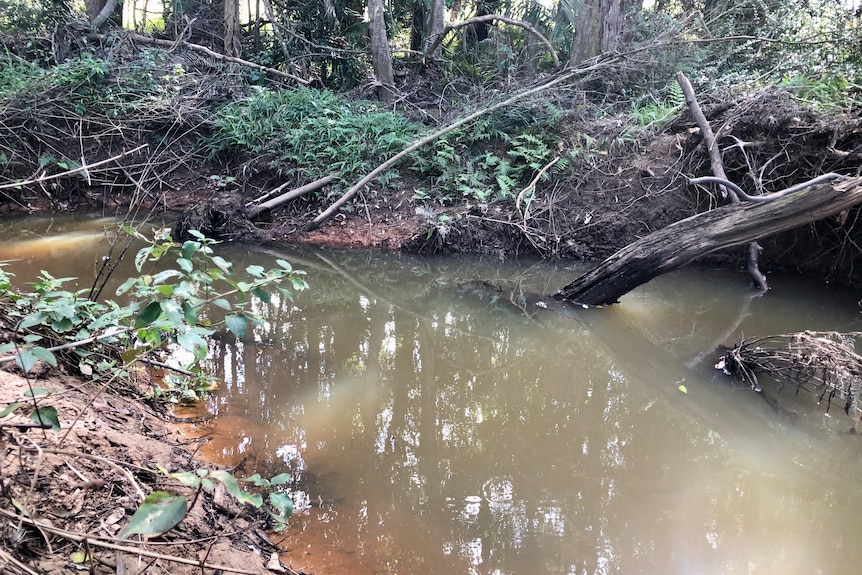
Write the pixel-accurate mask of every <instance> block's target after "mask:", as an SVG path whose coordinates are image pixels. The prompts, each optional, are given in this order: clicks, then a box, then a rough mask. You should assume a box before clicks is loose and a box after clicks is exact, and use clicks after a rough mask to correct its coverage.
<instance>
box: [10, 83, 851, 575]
mask: <svg viewBox="0 0 862 575" xmlns="http://www.w3.org/2000/svg"><path fill="white" fill-rule="evenodd" d="M707 115H708V117H709V118H710V121H712V122H714V124H715V126H716V131H717V132H719V133H721V134H722V137H723V138H725V139H724V140H723V142H724V144H725V145H726V146H727V147H726V149H725V162H726V169H727V170H728V174H729V176H730V177H731V179H734V180H735V181H747V180H750V179H752V173H751V170H752V166H757V165H760V166H762V167H763V168H764V171H761V172H760V173H761V176H762V175H764V174H769V178H768V179H769V182H770V184H771V187H772V188H777V189H782V188H783V187H789V186H790V185H793V184H795V183H798V182H799V181H802V180H805V179H808V178H809V177H811V176H813V175H817V174H818V173H823V172H828V171H840V172H841V173H844V174H847V175H858V173H859V170H860V169H862V153H860V151H859V150H862V121H860V119H859V116H858V115H852V114H851V115H845V116H840V117H838V116H836V117H821V116H817V115H815V114H813V113H812V112H810V111H808V110H807V109H806V108H805V107H804V106H802V105H800V104H799V103H798V102H795V101H794V100H793V98H791V97H789V96H787V95H786V94H780V93H777V92H774V91H762V92H758V93H756V94H751V95H748V96H746V97H743V98H740V99H739V101H737V102H734V103H733V104H732V105H724V104H723V105H716V106H714V109H713V110H711V111H709V112H708V114H707ZM624 129H625V126H623V125H621V124H620V123H619V122H618V121H616V120H613V119H605V120H602V121H591V122H585V123H584V122H582V123H575V124H573V125H572V126H571V132H572V134H575V133H588V134H591V135H592V136H593V137H595V138H597V139H600V138H601V137H602V134H605V135H607V136H608V137H610V136H613V134H619V133H621V132H622V131H623V130H624ZM734 141H737V142H741V143H740V144H739V145H734ZM743 144H744V145H743ZM702 148H703V146H702V140H701V138H700V137H699V135H698V133H697V132H696V130H693V129H692V122H691V121H690V120H689V119H687V118H686V116H685V115H684V114H682V115H680V117H679V118H677V119H676V120H674V121H673V122H671V123H669V124H668V125H667V126H666V127H665V129H663V130H661V131H660V132H659V133H656V134H654V135H653V137H652V138H651V139H650V140H649V141H647V142H645V143H643V145H640V146H637V147H632V148H628V149H624V150H617V151H613V150H609V151H607V152H606V153H604V154H598V155H596V157H595V158H594V163H593V165H592V167H591V169H590V170H589V171H581V172H573V173H572V174H571V175H570V176H568V177H567V178H566V179H558V180H556V181H553V182H551V183H548V184H547V185H542V186H539V187H538V188H537V192H536V196H535V200H534V201H533V203H532V204H531V205H530V207H529V209H527V208H526V207H525V206H524V205H523V204H517V203H515V202H509V203H490V204H478V203H475V202H458V203H454V204H447V205H439V204H425V203H421V202H418V201H416V200H415V198H414V192H413V188H412V186H411V185H410V183H409V182H405V183H402V185H401V187H400V188H399V189H393V190H381V189H375V188H374V187H371V188H369V189H367V190H365V191H364V192H363V193H362V194H361V195H360V196H359V198H358V200H356V201H355V202H354V203H353V204H352V205H351V208H350V209H349V210H345V211H343V212H342V213H340V214H338V215H337V216H336V217H334V218H333V219H331V220H330V221H328V222H326V223H325V224H324V225H322V226H321V227H320V228H318V229H316V230H314V231H310V232H306V231H302V229H303V226H305V225H306V224H307V223H308V222H309V221H310V220H311V219H312V218H313V217H314V216H315V215H316V214H317V213H319V212H320V211H321V210H322V209H323V208H325V207H326V204H325V200H322V199H314V200H310V199H309V200H307V199H303V200H300V201H297V202H295V203H294V204H292V205H290V206H288V207H286V208H283V209H279V210H276V211H274V212H271V213H269V214H266V216H265V217H259V218H256V219H254V220H253V221H252V220H250V219H249V218H247V217H246V216H245V215H244V210H243V208H242V206H243V205H244V204H245V203H246V202H248V201H250V200H251V199H252V198H253V197H255V196H256V195H259V192H260V190H249V191H247V192H245V193H243V191H241V190H232V191H231V190H224V189H220V188H219V189H216V188H215V187H214V186H213V183H212V181H211V180H209V179H207V177H206V173H207V171H206V169H205V168H201V169H200V171H198V172H195V171H193V170H190V171H188V172H186V173H182V174H179V172H175V173H173V174H172V178H173V179H172V180H171V181H170V182H168V184H169V185H166V186H164V187H163V188H162V189H161V190H160V191H159V192H158V194H157V195H154V196H151V197H148V198H147V202H148V204H149V206H148V207H151V208H153V209H156V210H168V209H169V210H170V211H171V212H176V211H182V210H192V209H196V208H198V207H199V206H201V205H203V204H206V205H207V206H208V207H207V212H208V213H212V212H213V210H214V209H216V208H218V207H219V206H222V207H223V208H224V210H223V212H222V213H229V214H232V216H233V217H235V218H237V219H235V220H232V221H231V223H230V224H229V228H230V229H228V230H227V231H228V232H229V233H228V234H227V235H226V236H223V238H224V237H226V238H228V239H236V240H242V241H253V242H257V243H269V242H275V243H291V244H298V243H311V244H320V245H329V246H340V247H354V248H373V249H387V250H404V251H410V252H416V253H438V254H439V253H452V252H471V253H486V254H487V253H491V254H496V255H498V256H499V257H501V258H508V257H517V256H519V255H527V254H529V255H535V254H540V255H542V256H545V257H551V258H553V257H565V258H577V259H581V260H593V261H595V260H598V259H602V258H604V257H607V256H608V255H610V254H612V253H613V252H615V251H616V250H617V249H619V248H621V247H622V246H625V245H626V244H628V243H630V242H632V241H634V240H636V239H638V238H640V237H642V236H644V235H646V234H648V233H650V232H653V231H656V230H658V229H661V228H663V227H665V226H667V225H668V224H670V223H672V222H674V221H677V220H680V219H683V218H685V217H688V216H690V215H693V214H694V213H696V212H697V211H700V210H703V209H705V208H708V207H709V206H711V205H713V204H714V203H715V201H716V200H715V198H714V196H712V195H710V194H708V193H706V192H704V191H703V190H700V191H698V190H695V189H691V188H690V187H689V186H687V185H686V179H687V178H688V177H690V176H691V177H693V176H696V175H703V173H704V172H705V170H708V167H707V166H708V160H707V159H706V155H705V153H704V150H703V149H702ZM769 158H779V160H777V161H776V160H770V159H769ZM767 166H768V167H769V169H768V170H767ZM755 175H756V174H755ZM761 179H763V178H761ZM106 197H107V194H102V193H100V192H98V191H97V190H96V191H94V190H90V191H84V192H82V193H81V195H80V197H78V198H71V199H70V200H67V201H63V202H61V203H58V201H57V198H56V197H52V196H49V195H48V194H46V193H41V192H40V191H39V190H36V189H35V188H34V191H32V192H29V191H28V192H25V193H24V195H22V196H21V198H20V201H18V202H15V203H12V202H0V216H2V215H3V214H20V213H22V212H29V213H46V212H52V211H58V210H79V211H102V212H105V211H108V210H113V209H115V208H118V207H124V204H125V203H126V201H127V198H125V197H123V196H120V197H113V198H111V199H110V200H106V199H105V198H106ZM855 224H856V216H855V215H854V214H850V215H848V214H845V215H844V216H843V217H842V218H837V219H834V220H830V221H829V222H823V223H821V224H818V225H817V226H814V225H812V226H810V227H809V228H807V229H806V230H800V231H797V232H792V233H787V234H783V235H781V236H778V237H776V238H770V239H768V240H767V241H762V242H761V243H762V244H763V245H764V247H765V248H766V250H765V252H764V256H763V259H762V261H761V268H762V269H763V270H764V271H766V272H767V273H768V272H769V271H771V270H777V269H783V270H786V269H796V270H800V271H803V272H806V273H809V274H815V275H819V276H820V277H823V278H824V279H838V280H842V281H844V283H852V282H853V281H855V279H856V273H857V272H856V271H855V270H858V269H860V268H859V266H858V265H854V262H856V261H857V259H858V254H859V250H858V248H854V246H857V245H859V244H858V243H857V240H856V239H855V236H856V234H858V230H857V229H855V228H856V226H855ZM737 252H738V253H737ZM712 257H713V258H714V260H716V261H721V262H723V263H724V264H726V265H730V266H735V265H740V264H741V263H742V262H743V261H744V257H745V254H744V250H743V249H741V248H740V249H739V250H736V251H727V252H724V253H721V254H717V255H714V256H712ZM0 323H2V322H0ZM0 341H2V340H0ZM11 365H12V364H11V362H9V363H5V364H0V405H3V404H8V403H11V402H14V401H20V400H21V398H22V397H24V395H25V391H27V389H28V386H33V387H39V388H46V389H49V390H50V393H51V395H50V398H51V402H52V404H53V405H55V406H57V407H58V411H59V418H60V423H61V427H62V430H61V431H60V432H52V431H43V430H41V429H27V428H26V427H18V426H17V425H18V424H23V423H29V422H30V420H29V419H22V418H21V417H18V416H17V415H15V414H13V415H12V416H10V417H8V418H6V419H3V420H2V425H0V439H2V442H3V455H2V461H0V500H2V501H3V503H2V504H0V535H2V538H0V572H3V573H11V574H15V575H17V574H19V573H20V574H32V573H73V572H78V571H80V570H81V569H82V568H84V569H89V570H90V571H89V572H90V573H135V574H137V573H173V574H180V575H183V574H185V573H189V574H191V573H202V572H204V573H213V572H219V571H218V570H221V571H222V572H225V573H229V572H237V573H258V572H265V571H266V567H265V566H266V565H267V563H268V562H269V561H270V559H271V553H272V552H273V551H274V548H273V547H272V546H271V543H270V540H269V539H268V537H267V534H266V532H265V522H264V521H263V519H262V518H261V517H260V516H259V515H258V514H256V513H255V512H253V511H250V510H249V509H244V508H241V507H239V506H238V505H237V504H235V503H231V502H230V501H229V500H225V498H224V497H222V496H220V495H219V494H218V493H216V494H215V495H211V494H208V493H202V494H201V495H200V496H199V497H195V494H194V492H193V491H192V490H186V491H185V492H184V493H185V494H186V495H187V496H188V499H189V501H194V506H193V508H192V511H191V513H190V514H189V516H188V517H187V519H186V520H184V521H183V522H182V523H181V524H180V526H179V527H177V528H175V529H174V530H172V531H171V532H169V533H168V534H166V535H165V536H162V537H159V538H156V539H155V540H153V541H149V542H132V541H125V542H119V541H118V533H119V532H120V530H121V529H122V528H123V526H124V525H125V524H127V522H128V520H129V517H130V516H131V514H132V513H133V512H134V509H135V507H136V505H137V504H138V503H139V502H140V499H141V496H142V495H143V494H145V493H149V492H151V491H153V490H156V489H162V488H165V487H166V485H167V484H168V479H167V477H166V476H165V474H163V473H159V472H157V471H154V470H155V465H156V464H157V463H158V464H160V465H162V466H164V467H166V468H168V469H169V470H170V471H194V470H196V469H199V468H202V467H211V466H210V465H209V464H208V463H207V462H203V461H200V460H199V459H198V458H197V456H196V448H197V446H198V440H197V439H194V438H189V437H185V436H183V435H182V433H181V431H180V430H179V428H178V427H177V426H176V425H175V422H174V421H173V420H172V417H171V414H170V413H169V412H167V411H164V410H163V409H162V408H160V407H158V406H157V405H155V404H152V403H150V402H148V401H144V400H142V397H143V396H142V393H141V392H142V391H143V389H129V390H124V391H122V392H118V391H117V390H113V391H110V392H104V393H100V392H99V390H97V389H96V388H95V387H93V384H84V383H82V382H80V381H78V380H76V379H75V378H72V377H68V376H67V375H66V374H63V373H60V372H57V371H56V370H51V369H43V370H42V371H40V372H38V373H36V374H35V379H33V380H32V381H30V382H28V381H27V380H25V379H24V378H23V377H21V375H20V373H13V372H14V371H15V369H14V368H12V367H10V366H11ZM142 385H143V386H144V387H145V386H146V385H149V384H148V383H143V384H142ZM23 409H24V408H22V410H23ZM176 487H177V485H176V483H175V482H174V483H173V484H171V489H173V490H176ZM7 503H8V505H7ZM69 532H74V533H77V534H80V535H82V536H84V537H86V538H87V539H88V540H89V543H86V542H80V541H76V540H75V536H72V535H70V533H69ZM110 545H120V546H121V548H120V549H116V548H111V547H110ZM132 546H136V547H138V548H140V549H145V550H146V555H144V554H143V552H136V551H135V550H133V549H130V547H132ZM81 551H83V553H79V554H78V555H75V553H76V552H81ZM167 556H178V557H182V558H184V559H186V560H188V561H189V562H190V563H192V564H182V563H176V562H173V561H172V560H171V559H170V558H168V557H167ZM76 561H80V562H76ZM201 563H205V564H206V565H208V566H210V567H209V568H208V569H202V568H201V566H200V565H201ZM272 567H274V571H276V572H277V571H278V570H279V569H282V570H284V569H285V568H284V567H282V566H279V565H276V564H273V565H272Z"/></svg>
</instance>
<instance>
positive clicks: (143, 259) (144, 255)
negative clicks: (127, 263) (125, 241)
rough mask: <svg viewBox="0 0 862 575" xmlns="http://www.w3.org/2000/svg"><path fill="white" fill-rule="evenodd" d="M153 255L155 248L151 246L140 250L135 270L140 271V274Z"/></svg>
mask: <svg viewBox="0 0 862 575" xmlns="http://www.w3.org/2000/svg"><path fill="white" fill-rule="evenodd" d="M152 253H153V246H149V247H146V248H141V249H140V250H138V253H137V254H135V269H136V270H138V272H140V271H141V270H142V269H143V267H144V264H145V263H147V259H148V258H149V257H150V255H151V254H152Z"/></svg>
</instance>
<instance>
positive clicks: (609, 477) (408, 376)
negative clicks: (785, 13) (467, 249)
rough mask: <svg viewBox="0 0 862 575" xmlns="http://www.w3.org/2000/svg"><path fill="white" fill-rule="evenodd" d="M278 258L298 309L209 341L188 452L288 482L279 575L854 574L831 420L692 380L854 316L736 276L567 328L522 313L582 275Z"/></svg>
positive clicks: (801, 290)
mask: <svg viewBox="0 0 862 575" xmlns="http://www.w3.org/2000/svg"><path fill="white" fill-rule="evenodd" d="M224 255H225V257H227V258H228V259H231V260H234V261H235V262H236V264H237V265H238V266H239V267H244V266H245V265H248V264H260V265H267V264H268V262H270V261H271V260H272V259H273V256H274V255H276V254H268V253H262V252H260V251H257V250H255V251H252V250H247V249H243V248H240V247H232V248H229V249H228V250H227V252H226V253H225V254H224ZM277 256H278V257H283V258H284V259H287V260H289V261H291V262H292V263H293V264H294V265H295V266H296V267H298V268H300V269H305V270H307V271H308V272H309V283H310V285H311V290H309V291H308V292H304V293H301V294H296V296H295V298H294V300H289V299H286V298H283V297H279V296H277V295H276V294H273V298H272V305H271V306H270V307H267V308H265V309H259V310H258V311H260V312H261V313H263V314H264V315H265V316H266V319H267V321H266V324H265V325H264V326H263V327H262V328H261V329H258V330H256V331H255V332H254V333H253V334H251V335H250V336H249V337H248V338H247V339H246V340H244V341H236V340H235V339H233V338H231V337H227V336H223V337H219V338H217V339H215V340H214V341H213V344H212V350H211V356H210V358H209V361H210V362H211V365H212V366H213V369H214V370H215V371H216V372H217V374H218V376H219V377H220V378H221V380H222V381H223V384H222V386H221V389H220V390H219V392H218V393H217V394H216V395H214V396H212V397H211V398H210V399H209V400H208V401H207V402H206V404H205V405H203V406H201V408H202V409H203V410H205V411H206V412H208V413H209V414H212V416H213V417H212V419H211V421H210V422H209V424H210V425H211V426H212V427H211V428H209V429H207V428H205V427H204V426H199V428H198V429H197V431H198V432H199V433H201V434H206V433H211V441H209V442H208V443H207V444H206V446H205V447H204V449H205V450H208V455H209V456H210V457H212V458H214V459H217V460H220V461H224V462H226V463H229V464H231V465H240V466H241V467H243V468H244V469H247V470H248V471H249V472H251V471H258V472H260V473H262V474H267V473H269V474H275V473H280V472H283V471H289V472H291V473H292V474H293V476H294V478H295V483H294V484H293V485H292V494H293V497H294V501H295V504H296V509H297V512H296V514H295V516H294V518H293V519H292V520H291V527H290V529H289V530H288V532H287V535H286V540H285V541H284V542H283V546H284V548H285V549H286V551H285V556H284V557H285V561H286V562H288V563H290V564H291V565H292V566H293V567H294V568H297V569H300V568H302V569H306V570H308V571H313V572H318V573H399V574H412V573H416V574H425V573H432V572H438V571H440V572H448V573H475V574H500V575H502V574H522V573H536V572H538V573H561V574H562V573H565V574H596V573H626V574H628V573H661V574H665V573H671V574H675V573H679V574H686V575H688V574H713V573H715V574H719V573H721V574H727V573H758V574H760V573H766V574H771V573H781V574H782V575H793V574H797V573H798V574H810V573H836V572H839V571H840V570H850V569H855V568H856V567H857V565H858V564H859V562H860V560H862V549H860V546H859V544H858V543H857V542H856V538H855V527H856V524H857V518H858V516H859V514H860V513H862V490H860V489H859V488H857V487H855V482H854V481H853V480H854V479H855V477H857V476H858V475H859V473H860V471H862V469H860V465H862V458H859V457H858V452H859V449H860V443H859V438H858V437H855V438H854V437H851V436H849V435H847V434H846V433H842V432H843V431H844V430H846V428H847V427H848V424H847V422H846V420H843V419H841V418H840V417H837V416H835V417H827V416H825V415H824V413H823V409H822V408H821V407H817V406H814V405H813V404H812V403H811V402H809V401H803V400H802V399H801V398H800V399H797V398H794V397H793V396H792V394H789V393H786V392H785V393H783V394H781V395H780V396H778V397H779V399H780V400H781V406H782V410H783V411H776V410H775V409H774V407H773V406H772V405H770V404H769V403H767V402H765V401H762V400H761V399H760V396H758V395H756V394H753V393H752V392H751V391H750V390H748V389H745V388H744V387H743V388H739V389H734V388H732V387H730V386H727V385H725V384H723V383H721V382H720V381H711V378H713V377H714V374H713V371H714V370H712V369H710V368H709V366H710V365H711V363H712V362H711V358H710V357H709V351H710V350H711V349H712V348H713V347H714V346H715V344H716V342H721V343H732V342H733V341H735V340H737V339H739V337H741V336H742V335H754V334H768V333H780V332H785V331H791V330H797V329H838V330H849V329H859V321H858V315H859V314H858V312H859V310H858V306H857V305H856V299H858V298H854V297H851V295H852V294H842V293H841V292H838V291H829V292H826V291H824V290H823V289H822V288H820V287H816V286H808V285H806V284H805V283H804V282H799V281H797V280H794V279H791V278H781V277H774V278H770V280H771V284H772V285H773V288H774V289H773V291H772V292H771V293H769V294H768V295H767V296H765V297H762V298H757V299H751V298H749V297H748V293H749V292H748V291H747V286H746V285H745V280H744V279H743V278H740V277H739V276H738V275H736V274H733V273H719V272H703V271H688V272H681V273H675V274H672V275H670V276H666V277H661V278H658V279H657V280H654V281H653V282H650V284H648V285H647V286H645V287H644V288H641V289H639V290H638V291H636V292H635V293H632V294H630V295H629V296H626V298H624V301H623V304H622V305H620V306H616V307H613V308H609V309H604V310H586V311H585V310H574V311H571V310H569V311H566V312H560V311H558V310H554V309H551V310H545V309H543V308H541V307H539V306H536V305H535V300H534V299H531V297H530V296H529V293H530V292H531V291H535V292H539V293H548V292H552V291H554V289H556V288H558V287H559V286H562V285H564V284H565V283H567V281H568V280H569V279H571V278H572V277H573V276H574V275H575V274H576V271H577V270H572V269H557V268H555V267H553V266H551V265H549V264H535V265H533V266H529V267H528V266H526V265H525V264H514V263H508V262H505V263H504V262H499V261H496V260H477V259H465V260H455V259H446V260H433V259H432V260H429V259H413V258H408V257H399V256H391V255H390V256H384V255H381V254H374V253H363V254H357V253H339V252H315V251H308V250H305V251H302V250H298V251H292V252H290V253H279V254H277ZM55 275H57V274H55ZM484 280H490V281H491V282H492V284H493V285H488V284H484V283H483V281H484ZM497 284H499V285H502V286H504V287H503V289H497V288H496V287H494V285H497ZM680 384H684V385H685V386H686V388H687V391H688V393H686V394H683V393H682V392H680V391H679V385H680Z"/></svg>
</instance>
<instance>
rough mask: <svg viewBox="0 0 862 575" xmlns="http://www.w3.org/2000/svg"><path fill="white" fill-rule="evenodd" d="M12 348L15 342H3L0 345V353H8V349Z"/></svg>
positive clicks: (12, 349)
mask: <svg viewBox="0 0 862 575" xmlns="http://www.w3.org/2000/svg"><path fill="white" fill-rule="evenodd" d="M14 350H15V344H14V343H4V344H3V345H0V353H9V352H10V351H14Z"/></svg>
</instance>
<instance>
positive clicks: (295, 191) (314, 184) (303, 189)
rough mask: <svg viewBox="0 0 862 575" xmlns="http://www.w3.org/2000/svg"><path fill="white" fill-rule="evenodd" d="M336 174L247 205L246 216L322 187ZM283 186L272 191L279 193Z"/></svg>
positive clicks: (275, 206)
mask: <svg viewBox="0 0 862 575" xmlns="http://www.w3.org/2000/svg"><path fill="white" fill-rule="evenodd" d="M338 176H339V174H329V175H328V176H324V177H322V178H320V179H318V180H314V181H313V182H310V183H308V184H305V185H304V186H300V187H298V188H295V189H293V190H290V191H289V192H285V193H283V194H280V195H278V196H276V197H274V198H272V199H271V200H267V201H265V202H263V203H261V204H258V205H256V206H252V207H249V208H248V217H249V218H255V217H257V216H259V215H260V214H262V213H264V212H268V211H270V210H272V209H274V208H277V207H278V206H280V205H281V204H284V203H287V202H289V201H291V200H294V199H296V198H299V197H301V196H304V195H305V194H307V193H309V192H313V191H314V190H318V189H320V188H322V187H323V186H325V185H327V184H329V183H330V182H331V181H332V180H334V179H335V178H337V177H338ZM284 187H286V185H282V186H279V187H278V188H276V189H275V190H273V192H275V193H279V192H280V191H281V190H282V189H284Z"/></svg>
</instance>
